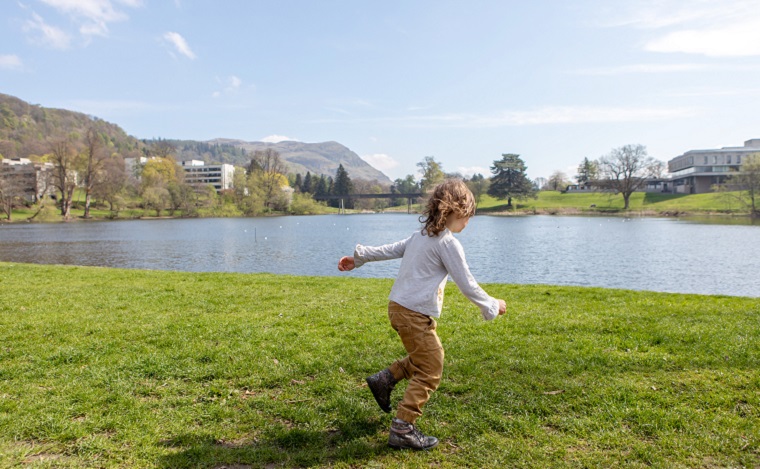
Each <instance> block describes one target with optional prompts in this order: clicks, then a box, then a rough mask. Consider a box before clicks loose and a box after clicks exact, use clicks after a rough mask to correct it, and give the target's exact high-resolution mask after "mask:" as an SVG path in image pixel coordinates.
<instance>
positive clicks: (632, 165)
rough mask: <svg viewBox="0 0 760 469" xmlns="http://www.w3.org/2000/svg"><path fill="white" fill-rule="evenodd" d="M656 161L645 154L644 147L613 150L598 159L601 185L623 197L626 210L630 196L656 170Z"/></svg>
mask: <svg viewBox="0 0 760 469" xmlns="http://www.w3.org/2000/svg"><path fill="white" fill-rule="evenodd" d="M656 165H657V160H655V159H654V158H652V157H650V156H649V155H648V154H647V149H646V147H645V146H644V145H638V144H637V145H625V146H622V147H620V148H615V149H613V150H612V151H611V152H610V153H609V154H608V155H606V156H603V157H601V158H600V159H599V171H600V173H601V175H602V181H601V183H602V185H603V186H607V187H608V188H609V189H612V190H614V191H615V192H619V193H621V194H622V195H623V201H624V204H625V206H624V207H623V209H624V210H628V208H629V204H630V198H631V194H633V192H634V191H636V190H638V189H641V188H642V187H644V185H645V184H646V178H647V177H651V175H652V173H653V171H655V170H656Z"/></svg>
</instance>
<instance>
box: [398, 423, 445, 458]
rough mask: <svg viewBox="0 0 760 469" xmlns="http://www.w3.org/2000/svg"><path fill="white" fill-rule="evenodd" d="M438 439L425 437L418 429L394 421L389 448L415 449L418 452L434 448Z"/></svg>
mask: <svg viewBox="0 0 760 469" xmlns="http://www.w3.org/2000/svg"><path fill="white" fill-rule="evenodd" d="M437 444H438V438H436V437H434V436H427V435H423V434H422V432H421V431H419V430H417V427H415V426H414V425H412V424H411V423H409V422H405V421H404V420H401V419H393V423H392V424H391V432H390V436H389V437H388V446H390V447H391V448H396V449H413V450H416V451H419V450H423V449H430V448H434V447H435V446H436V445H437Z"/></svg>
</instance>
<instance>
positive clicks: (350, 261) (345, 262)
mask: <svg viewBox="0 0 760 469" xmlns="http://www.w3.org/2000/svg"><path fill="white" fill-rule="evenodd" d="M354 267H356V264H355V263H354V258H353V257H351V256H345V257H341V258H340V260H339V261H338V270H340V271H341V272H345V271H347V270H354Z"/></svg>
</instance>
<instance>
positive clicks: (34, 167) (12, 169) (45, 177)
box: [0, 158, 55, 202]
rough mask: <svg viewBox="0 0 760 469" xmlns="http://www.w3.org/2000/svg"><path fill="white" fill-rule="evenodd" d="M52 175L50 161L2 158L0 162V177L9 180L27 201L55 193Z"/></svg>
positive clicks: (35, 200)
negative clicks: (40, 161)
mask: <svg viewBox="0 0 760 469" xmlns="http://www.w3.org/2000/svg"><path fill="white" fill-rule="evenodd" d="M52 177H53V164H52V163H32V161H31V160H29V159H27V158H10V159H8V158H3V159H2V162H0V178H2V179H4V180H6V181H11V182H12V183H13V184H14V185H15V187H17V188H18V190H19V192H22V193H23V194H24V195H23V197H24V199H26V200H27V201H29V202H37V201H38V200H39V199H40V198H41V197H43V196H45V195H54V194H55V187H54V186H53V180H52Z"/></svg>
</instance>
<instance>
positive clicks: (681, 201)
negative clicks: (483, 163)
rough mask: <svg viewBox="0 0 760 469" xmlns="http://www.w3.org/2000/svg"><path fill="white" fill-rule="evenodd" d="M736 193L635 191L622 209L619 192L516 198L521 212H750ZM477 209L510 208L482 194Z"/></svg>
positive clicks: (663, 213)
mask: <svg viewBox="0 0 760 469" xmlns="http://www.w3.org/2000/svg"><path fill="white" fill-rule="evenodd" d="M737 195H738V194H737V193H722V194H719V193H710V194H659V193H657V194H655V193H644V192H636V193H633V194H631V199H630V207H629V210H628V211H627V212H624V211H623V207H624V202H623V196H622V195H620V194H617V195H616V194H612V193H603V192H592V193H562V192H557V191H543V192H539V193H538V198H537V199H526V200H519V201H513V204H515V208H514V211H515V212H518V213H533V212H540V213H557V214H562V213H583V214H593V213H617V212H621V213H631V214H646V215H666V216H668V215H679V214H681V215H683V214H735V215H737V214H738V215H741V214H744V215H746V214H748V213H749V212H748V211H747V210H746V209H745V208H743V207H742V206H741V205H740V204H739V202H738V200H737ZM478 210H479V211H482V212H500V211H504V210H507V206H506V201H505V200H498V199H494V198H492V197H489V196H487V195H486V196H483V198H482V200H481V203H480V204H478Z"/></svg>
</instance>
